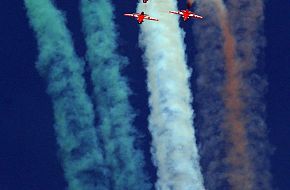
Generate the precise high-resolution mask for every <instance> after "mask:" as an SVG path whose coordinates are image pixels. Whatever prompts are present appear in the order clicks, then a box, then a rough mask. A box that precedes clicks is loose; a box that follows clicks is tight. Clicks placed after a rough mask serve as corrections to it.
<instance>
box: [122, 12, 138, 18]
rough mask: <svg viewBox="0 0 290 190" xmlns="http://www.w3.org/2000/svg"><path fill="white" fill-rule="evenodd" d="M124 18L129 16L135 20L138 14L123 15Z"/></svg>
mask: <svg viewBox="0 0 290 190" xmlns="http://www.w3.org/2000/svg"><path fill="white" fill-rule="evenodd" d="M124 16H131V17H135V18H137V17H138V14H136V13H135V14H124Z"/></svg>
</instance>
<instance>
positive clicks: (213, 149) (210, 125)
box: [193, 0, 226, 190]
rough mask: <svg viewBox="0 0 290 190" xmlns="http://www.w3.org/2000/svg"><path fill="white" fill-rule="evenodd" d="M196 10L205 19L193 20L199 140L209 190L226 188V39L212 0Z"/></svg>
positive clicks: (206, 1) (200, 4) (198, 5)
mask: <svg viewBox="0 0 290 190" xmlns="http://www.w3.org/2000/svg"><path fill="white" fill-rule="evenodd" d="M197 11H198V12H199V13H201V14H202V16H203V17H204V19H203V20H202V21H201V22H194V26H193V32H194V37H195V42H196V49H197V54H196V55H195V56H196V57H195V62H194V65H195V67H196V70H197V73H198V77H197V91H196V104H197V110H198V112H197V113H198V117H197V124H196V126H197V127H198V137H199V139H200V144H199V151H200V152H199V153H200V157H201V166H202V168H203V170H202V171H203V175H204V180H205V187H206V189H208V190H216V189H223V188H224V187H225V185H226V176H225V174H224V171H225V168H226V166H225V163H224V161H223V157H225V140H224V139H225V134H224V131H223V130H222V129H221V128H220V125H221V124H222V122H223V115H224V113H225V111H224V109H223V107H224V102H223V97H222V95H221V91H222V87H223V83H224V78H225V76H224V56H223V49H222V44H223V38H222V35H221V29H220V26H219V21H218V18H217V16H216V14H214V13H215V12H216V6H215V4H214V3H212V0H203V1H199V2H198V4H197Z"/></svg>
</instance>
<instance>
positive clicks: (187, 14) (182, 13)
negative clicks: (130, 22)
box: [124, 0, 203, 24]
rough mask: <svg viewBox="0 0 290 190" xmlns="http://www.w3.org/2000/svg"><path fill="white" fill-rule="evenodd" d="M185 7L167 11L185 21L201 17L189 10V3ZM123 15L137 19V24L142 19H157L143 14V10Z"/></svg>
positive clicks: (140, 22) (142, 20)
mask: <svg viewBox="0 0 290 190" xmlns="http://www.w3.org/2000/svg"><path fill="white" fill-rule="evenodd" d="M147 1H148V0H143V3H147ZM187 7H188V8H187V9H185V10H180V11H169V13H172V14H178V15H180V16H182V18H183V20H184V21H187V20H188V19H189V18H191V17H192V18H196V19H202V18H203V17H202V16H200V15H197V14H195V13H194V12H191V11H190V10H189V8H190V7H191V4H190V3H187ZM124 16H130V17H134V18H136V19H137V22H138V23H139V24H142V22H144V19H146V20H153V21H159V20H158V19H157V18H153V17H150V16H149V15H147V14H145V13H144V12H143V11H142V12H141V13H132V14H128V13H126V14H124Z"/></svg>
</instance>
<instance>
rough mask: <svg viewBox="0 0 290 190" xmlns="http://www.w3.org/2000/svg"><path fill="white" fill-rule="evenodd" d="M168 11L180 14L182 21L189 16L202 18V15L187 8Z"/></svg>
mask: <svg viewBox="0 0 290 190" xmlns="http://www.w3.org/2000/svg"><path fill="white" fill-rule="evenodd" d="M169 13H173V14H178V15H181V16H182V18H183V20H184V21H187V20H188V19H189V18H190V17H193V18H198V19H202V18H203V17H202V16H199V15H197V14H195V13H194V12H191V11H190V10H188V9H186V10H181V11H169Z"/></svg>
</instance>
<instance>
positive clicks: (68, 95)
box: [25, 0, 106, 190]
mask: <svg viewBox="0 0 290 190" xmlns="http://www.w3.org/2000/svg"><path fill="white" fill-rule="evenodd" d="M25 6H26V8H27V14H28V17H29V20H30V23H31V26H32V28H33V29H34V31H35V33H36V36H37V42H38V48H39V53H40V54H39V57H38V62H37V65H36V67H37V69H38V71H39V72H40V74H41V75H42V76H43V77H44V78H45V79H46V80H47V83H48V90H47V91H48V94H49V95H50V96H51V98H52V102H53V108H54V118H55V125H54V127H55V131H56V136H57V142H58V145H59V148H60V155H61V158H62V161H63V168H64V171H65V177H66V180H67V182H68V189H70V190H91V189H106V187H105V186H103V185H102V184H103V181H104V180H105V178H104V175H103V173H102V172H103V170H102V168H101V167H100V166H101V165H102V163H103V156H102V153H101V151H100V149H99V142H98V139H97V137H96V131H95V128H94V124H93V122H94V114H93V107H92V104H91V101H90V99H89V97H88V96H87V95H86V93H85V84H84V79H83V77H82V73H83V65H84V64H83V62H82V61H81V60H80V59H78V58H77V56H76V54H75V52H74V49H73V45H72V40H71V36H70V34H69V32H68V30H67V29H66V27H65V20H64V17H63V15H62V14H61V12H60V11H58V10H56V8H55V7H54V6H53V5H52V4H51V2H50V1H49V0H41V1H40V0H25Z"/></svg>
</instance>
